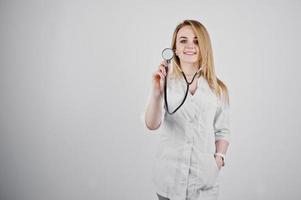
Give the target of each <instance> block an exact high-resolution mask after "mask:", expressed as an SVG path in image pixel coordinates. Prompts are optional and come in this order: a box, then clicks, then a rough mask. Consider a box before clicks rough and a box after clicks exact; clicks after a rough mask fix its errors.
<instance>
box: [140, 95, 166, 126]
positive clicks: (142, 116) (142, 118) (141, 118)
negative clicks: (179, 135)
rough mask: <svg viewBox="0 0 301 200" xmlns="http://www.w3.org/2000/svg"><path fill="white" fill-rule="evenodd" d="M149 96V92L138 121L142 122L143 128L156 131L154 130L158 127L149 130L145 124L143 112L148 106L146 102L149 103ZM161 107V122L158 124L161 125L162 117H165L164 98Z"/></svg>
mask: <svg viewBox="0 0 301 200" xmlns="http://www.w3.org/2000/svg"><path fill="white" fill-rule="evenodd" d="M150 98H151V95H150V94H149V96H148V100H147V104H146V105H145V108H144V110H143V112H142V113H141V115H140V121H141V123H142V124H143V126H144V128H145V129H147V130H148V131H156V130H158V129H156V130H150V129H148V128H147V126H146V123H145V113H146V109H147V106H148V104H149V102H150ZM161 108H162V109H161V110H162V115H161V116H162V117H161V124H160V126H161V125H162V123H163V121H164V118H165V108H164V100H163V101H162V106H161Z"/></svg>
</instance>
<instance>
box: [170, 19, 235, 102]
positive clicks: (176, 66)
mask: <svg viewBox="0 0 301 200" xmlns="http://www.w3.org/2000/svg"><path fill="white" fill-rule="evenodd" d="M184 26H191V27H192V29H193V31H194V33H195V35H196V36H197V39H198V46H199V49H200V54H199V55H200V58H199V66H200V67H201V66H203V70H201V71H200V72H199V74H198V76H201V75H203V76H204V78H205V79H206V80H207V82H208V84H209V87H210V88H211V89H212V90H213V92H214V93H215V94H216V95H217V96H218V97H220V98H221V97H224V99H225V100H226V102H227V103H228V104H229V94H228V89H227V86H226V85H225V84H224V83H223V82H222V81H221V80H220V79H218V78H217V76H216V74H215V69H214V62H213V53H212V46H211V41H210V37H209V34H208V31H207V30H206V28H205V26H204V25H203V24H201V23H200V22H198V21H196V20H184V21H183V22H181V23H180V24H179V25H178V26H177V27H176V28H175V31H174V33H173V37H172V43H171V48H172V49H174V50H175V49H176V39H177V34H178V32H179V30H180V29H181V28H182V27H184ZM172 65H173V71H172V75H175V76H179V75H180V73H181V71H180V69H181V68H180V60H179V57H178V56H175V57H174V58H173V60H172Z"/></svg>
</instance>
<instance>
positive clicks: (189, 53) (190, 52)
mask: <svg viewBox="0 0 301 200" xmlns="http://www.w3.org/2000/svg"><path fill="white" fill-rule="evenodd" d="M184 54H186V55H194V54H196V52H194V51H185V52H184Z"/></svg>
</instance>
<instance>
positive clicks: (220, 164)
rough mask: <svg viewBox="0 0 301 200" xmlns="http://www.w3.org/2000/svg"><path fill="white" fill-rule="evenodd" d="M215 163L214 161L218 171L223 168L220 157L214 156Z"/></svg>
mask: <svg viewBox="0 0 301 200" xmlns="http://www.w3.org/2000/svg"><path fill="white" fill-rule="evenodd" d="M215 161H216V164H217V167H218V169H219V170H220V169H221V168H222V166H223V158H222V157H220V156H215Z"/></svg>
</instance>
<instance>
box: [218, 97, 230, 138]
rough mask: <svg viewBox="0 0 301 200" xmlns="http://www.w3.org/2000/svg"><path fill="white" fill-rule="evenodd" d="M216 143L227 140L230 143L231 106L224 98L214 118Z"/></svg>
mask: <svg viewBox="0 0 301 200" xmlns="http://www.w3.org/2000/svg"><path fill="white" fill-rule="evenodd" d="M214 133H215V141H217V140H221V139H223V140H226V141H228V142H229V143H230V140H231V131H230V105H229V103H228V102H226V100H224V98H219V100H218V107H217V111H216V113H215V117H214Z"/></svg>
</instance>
